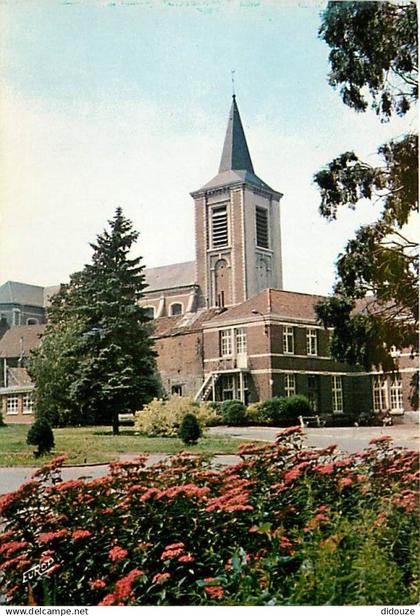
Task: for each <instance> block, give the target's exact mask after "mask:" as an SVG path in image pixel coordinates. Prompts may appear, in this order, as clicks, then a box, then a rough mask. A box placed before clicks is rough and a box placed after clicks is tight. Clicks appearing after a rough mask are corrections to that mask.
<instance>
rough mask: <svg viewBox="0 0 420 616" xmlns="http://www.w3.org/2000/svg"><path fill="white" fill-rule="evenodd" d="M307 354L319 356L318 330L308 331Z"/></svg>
mask: <svg viewBox="0 0 420 616" xmlns="http://www.w3.org/2000/svg"><path fill="white" fill-rule="evenodd" d="M306 353H307V355H317V354H318V339H317V331H316V329H307V330H306Z"/></svg>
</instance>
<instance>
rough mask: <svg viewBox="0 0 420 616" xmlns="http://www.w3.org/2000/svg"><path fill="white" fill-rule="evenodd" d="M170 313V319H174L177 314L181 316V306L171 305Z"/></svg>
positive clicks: (177, 304)
mask: <svg viewBox="0 0 420 616" xmlns="http://www.w3.org/2000/svg"><path fill="white" fill-rule="evenodd" d="M170 313H171V317H175V316H177V315H178V314H182V304H180V303H178V302H177V303H176V304H171V306H170Z"/></svg>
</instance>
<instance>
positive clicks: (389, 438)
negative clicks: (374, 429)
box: [369, 436, 393, 445]
mask: <svg viewBox="0 0 420 616" xmlns="http://www.w3.org/2000/svg"><path fill="white" fill-rule="evenodd" d="M392 440H393V438H392V436H377V437H375V438H373V439H371V440H370V441H369V445H377V444H379V443H389V442H391V441H392Z"/></svg>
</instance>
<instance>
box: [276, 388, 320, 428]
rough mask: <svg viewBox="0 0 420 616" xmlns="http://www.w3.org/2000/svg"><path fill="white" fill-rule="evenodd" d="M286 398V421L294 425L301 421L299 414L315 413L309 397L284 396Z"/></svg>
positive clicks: (284, 415)
mask: <svg viewBox="0 0 420 616" xmlns="http://www.w3.org/2000/svg"><path fill="white" fill-rule="evenodd" d="M283 400H284V411H283V413H284V414H283V418H284V421H285V422H287V423H289V424H291V425H294V424H296V425H297V424H298V423H299V415H303V416H307V415H314V411H313V409H312V407H311V406H310V404H309V400H308V398H306V397H305V396H301V395H296V396H290V398H283Z"/></svg>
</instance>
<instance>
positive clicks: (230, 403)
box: [220, 400, 246, 426]
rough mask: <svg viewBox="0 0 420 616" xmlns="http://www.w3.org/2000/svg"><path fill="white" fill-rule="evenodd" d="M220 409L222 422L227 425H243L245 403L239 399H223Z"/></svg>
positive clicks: (244, 421) (244, 420)
mask: <svg viewBox="0 0 420 616" xmlns="http://www.w3.org/2000/svg"><path fill="white" fill-rule="evenodd" d="M220 410H221V413H222V417H223V422H224V423H226V424H227V425H228V426H243V425H244V424H245V423H246V413H245V404H244V403H243V402H241V401H240V400H225V401H224V402H223V403H222V406H221V409H220Z"/></svg>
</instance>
